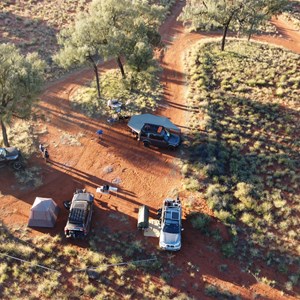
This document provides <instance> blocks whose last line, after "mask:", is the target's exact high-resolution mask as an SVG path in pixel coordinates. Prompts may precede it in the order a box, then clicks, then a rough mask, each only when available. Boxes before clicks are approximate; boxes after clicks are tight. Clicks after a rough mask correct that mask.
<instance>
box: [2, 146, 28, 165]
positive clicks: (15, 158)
mask: <svg viewBox="0 0 300 300" xmlns="http://www.w3.org/2000/svg"><path fill="white" fill-rule="evenodd" d="M0 164H1V165H3V164H8V165H10V166H11V167H12V168H13V169H14V170H17V171H18V170H21V169H22V168H23V167H24V164H23V158H22V154H21V151H20V150H19V149H18V148H16V147H8V148H0Z"/></svg>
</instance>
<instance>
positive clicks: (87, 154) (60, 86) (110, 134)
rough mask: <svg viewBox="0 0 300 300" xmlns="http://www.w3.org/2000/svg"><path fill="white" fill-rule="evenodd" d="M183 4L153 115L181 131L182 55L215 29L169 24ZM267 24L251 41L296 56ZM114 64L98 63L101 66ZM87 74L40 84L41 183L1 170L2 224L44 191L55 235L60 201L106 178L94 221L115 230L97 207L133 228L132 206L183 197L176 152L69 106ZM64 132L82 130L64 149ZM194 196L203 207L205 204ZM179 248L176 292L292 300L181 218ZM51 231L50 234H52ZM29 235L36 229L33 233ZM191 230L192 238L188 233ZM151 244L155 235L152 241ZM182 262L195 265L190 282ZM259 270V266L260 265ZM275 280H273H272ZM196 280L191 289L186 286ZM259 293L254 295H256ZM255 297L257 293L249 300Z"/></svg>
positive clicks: (167, 31)
mask: <svg viewBox="0 0 300 300" xmlns="http://www.w3.org/2000/svg"><path fill="white" fill-rule="evenodd" d="M183 5H184V1H182V2H181V1H177V4H176V5H175V6H174V8H173V12H172V14H171V15H170V17H169V18H168V19H167V20H166V22H165V24H164V25H163V26H162V27H161V34H162V36H163V41H164V42H165V44H166V45H167V47H166V50H165V52H164V53H161V55H160V61H161V65H162V67H163V73H162V77H161V80H162V83H163V85H164V100H163V102H162V103H161V105H160V107H159V111H158V113H159V114H162V115H165V116H167V117H169V118H170V119H171V120H172V121H173V122H174V123H175V124H177V125H178V126H180V127H181V128H182V130H183V131H185V130H186V127H185V126H186V124H187V118H188V111H187V108H186V106H185V86H186V85H185V76H184V68H183V60H182V58H183V54H184V52H185V51H186V50H187V49H189V48H191V47H192V46H193V44H194V43H196V42H197V41H198V40H200V39H203V38H206V37H212V36H215V34H204V33H201V34H200V33H187V32H185V30H184V28H183V26H182V25H181V23H179V22H177V21H176V18H177V16H178V15H179V13H180V11H181V9H182V7H183ZM273 24H274V25H275V26H276V27H277V28H278V30H279V32H280V34H281V36H277V37H272V36H256V37H255V39H257V40H261V41H266V42H268V43H272V44H276V45H281V46H283V47H286V48H288V49H290V50H292V51H295V52H298V53H300V34H299V32H296V31H295V30H294V29H293V28H292V27H291V26H290V25H289V24H287V23H285V22H284V21H283V20H282V19H281V18H279V19H274V21H273ZM111 67H113V63H111V62H110V63H105V64H103V65H102V67H101V69H102V71H103V72H104V71H105V70H107V69H109V68H111ZM92 77H93V73H92V71H90V70H83V71H80V72H76V73H74V74H72V75H69V76H67V77H65V78H64V79H61V80H59V81H57V82H53V83H50V84H49V85H48V87H47V88H46V89H45V91H44V93H43V94H42V96H41V98H42V101H41V102H40V104H39V107H40V109H41V110H42V111H43V112H44V114H45V115H46V117H47V121H46V122H44V123H39V125H37V127H40V128H43V127H44V126H45V125H46V126H47V130H48V133H47V134H45V135H43V136H42V138H41V141H40V142H43V143H44V144H47V145H49V147H48V149H49V153H50V157H51V163H48V164H46V163H44V162H43V161H42V159H41V158H40V157H38V156H37V157H34V158H32V160H31V161H30V164H31V165H36V164H38V165H40V166H41V167H42V174H41V176H42V179H43V185H42V186H41V187H40V188H37V189H34V190H20V189H19V188H18V187H17V186H16V185H15V183H14V180H12V178H13V176H5V175H4V174H3V173H2V174H1V175H0V181H1V191H2V194H3V195H4V196H3V197H1V205H0V208H1V213H0V218H1V219H2V220H3V221H4V223H5V224H14V225H15V226H17V225H24V224H26V223H27V220H28V216H29V210H30V206H31V204H32V203H33V201H34V198H35V197H36V196H41V197H43V196H45V197H46V196H51V197H52V198H53V199H54V200H55V201H56V202H57V203H58V204H59V206H60V207H61V208H62V213H61V215H60V218H59V221H58V224H57V226H56V229H55V232H61V231H62V230H63V226H64V224H65V222H66V218H67V212H66V211H65V210H64V209H63V205H62V203H63V201H64V200H66V199H69V198H70V197H71V195H72V193H73V191H74V189H75V188H86V189H87V190H88V191H90V192H92V193H94V194H95V189H96V187H98V186H99V185H103V184H105V183H111V182H112V181H113V180H115V179H117V180H119V181H120V183H119V184H118V185H117V186H118V188H119V190H118V193H117V194H110V195H99V194H95V195H96V200H97V210H96V213H95V216H94V220H95V219H96V220H101V221H100V222H101V223H102V224H105V225H106V226H111V227H112V228H113V229H114V230H122V229H121V228H118V225H117V224H114V221H113V220H112V219H109V218H108V217H107V215H108V214H106V213H104V212H108V211H117V212H119V213H121V214H124V215H126V216H128V217H129V219H130V226H131V229H132V230H136V216H137V208H138V207H139V206H140V205H141V204H147V205H148V206H149V207H150V208H151V210H152V212H154V211H155V210H156V209H157V208H158V207H159V206H160V205H161V203H162V200H163V199H164V198H166V197H167V196H173V195H176V194H177V193H179V194H180V196H181V198H182V200H183V201H185V199H186V197H187V194H186V193H184V192H182V191H181V174H180V170H179V168H178V166H177V162H178V160H179V156H180V155H181V154H182V150H178V151H176V152H168V151H160V150H159V151H158V150H155V149H148V148H145V147H143V145H142V144H139V143H138V142H137V141H136V140H134V139H133V138H132V137H131V134H130V132H129V131H128V129H127V128H126V126H125V125H124V124H115V125H113V126H110V125H108V123H107V122H106V120H104V119H103V120H94V119H89V118H87V117H85V116H84V115H82V114H80V113H78V112H76V111H74V110H73V109H72V108H71V106H70V102H69V97H70V95H71V94H72V93H73V92H74V90H76V89H77V88H78V87H80V86H81V85H83V84H85V83H86V82H88V81H89V80H90V79H91V78H92ZM100 128H101V129H103V131H104V139H103V141H102V142H100V143H99V142H98V141H97V138H96V136H95V132H96V130H97V129H100ZM64 132H68V133H70V134H74V135H76V134H78V133H82V134H83V135H84V136H83V137H82V138H80V142H81V146H68V145H62V144H61V143H59V141H60V138H61V135H62V134H63V133H64ZM107 166H111V167H112V168H113V171H112V172H110V173H106V172H105V171H104V168H105V167H107ZM199 201H200V205H201V208H202V210H203V211H204V212H205V211H207V208H206V206H205V203H204V202H201V199H200V200H199ZM184 227H185V231H184V233H183V247H182V250H181V251H180V252H179V253H177V254H176V255H175V256H174V263H175V264H176V266H177V267H181V268H182V270H183V271H182V274H181V278H180V279H183V278H186V282H187V286H186V287H185V288H184V289H183V288H182V287H181V286H180V283H179V281H178V282H176V280H175V281H173V282H172V286H174V287H175V288H176V289H178V290H181V291H182V292H185V293H187V294H188V295H189V296H191V297H192V296H194V297H195V298H196V299H208V298H207V297H206V296H205V295H204V293H203V287H204V285H205V283H211V284H213V285H216V286H219V287H221V288H222V289H225V290H228V291H231V292H233V293H234V294H240V295H241V298H242V299H296V298H294V297H292V296H288V295H286V294H282V293H281V292H280V291H279V290H276V289H274V288H271V287H269V286H267V285H264V284H261V283H257V282H256V280H255V279H254V277H253V276H251V275H249V274H246V273H243V272H241V270H240V268H239V266H238V262H235V261H234V260H228V259H224V258H223V257H222V256H221V255H220V254H219V252H211V253H208V250H207V247H206V245H207V244H208V243H209V241H208V237H206V236H204V235H201V234H199V233H198V232H196V231H194V230H193V229H192V228H191V226H190V225H189V224H188V222H185V224H184ZM51 233H52V232H51ZM36 234H39V233H38V232H36ZM196 235H197V240H195V238H194V237H195V236H196ZM151 241H152V242H153V243H154V244H156V243H157V240H155V239H152V240H151ZM187 262H191V263H192V264H193V265H197V266H200V271H199V272H198V273H197V272H196V275H195V278H194V280H193V282H191V280H190V275H189V274H190V270H187ZM220 264H227V265H228V268H229V270H230V272H227V273H226V272H223V273H222V272H220V271H219V270H218V266H219V265H220ZM260 267H261V266H260ZM263 272H264V273H263V274H264V275H265V276H266V277H268V278H273V277H274V276H275V277H276V276H277V275H274V274H272V271H271V270H268V269H265V270H263ZM277 278H278V277H277ZM195 283H197V284H198V289H195V288H193V287H192V284H195ZM258 295H259V296H258ZM254 297H256V298H254Z"/></svg>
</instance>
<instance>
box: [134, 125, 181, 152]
mask: <svg viewBox="0 0 300 300" xmlns="http://www.w3.org/2000/svg"><path fill="white" fill-rule="evenodd" d="M139 140H140V141H142V142H143V144H144V146H145V147H149V146H151V145H152V146H155V147H159V148H168V149H170V150H174V149H176V148H177V147H178V146H179V145H180V136H179V135H177V134H174V133H170V132H169V131H168V130H167V129H166V128H164V127H163V126H159V125H153V124H145V125H144V126H143V128H142V129H141V133H140V136H139Z"/></svg>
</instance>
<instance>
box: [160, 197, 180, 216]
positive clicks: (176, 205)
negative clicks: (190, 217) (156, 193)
mask: <svg viewBox="0 0 300 300" xmlns="http://www.w3.org/2000/svg"><path fill="white" fill-rule="evenodd" d="M163 207H164V215H165V220H169V221H179V220H180V219H181V202H180V200H173V199H166V200H165V201H164V206H163Z"/></svg>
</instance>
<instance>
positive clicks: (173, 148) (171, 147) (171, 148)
mask: <svg viewBox="0 0 300 300" xmlns="http://www.w3.org/2000/svg"><path fill="white" fill-rule="evenodd" d="M168 149H169V150H171V151H174V150H175V149H176V148H175V147H174V146H171V145H170V146H168Z"/></svg>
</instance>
